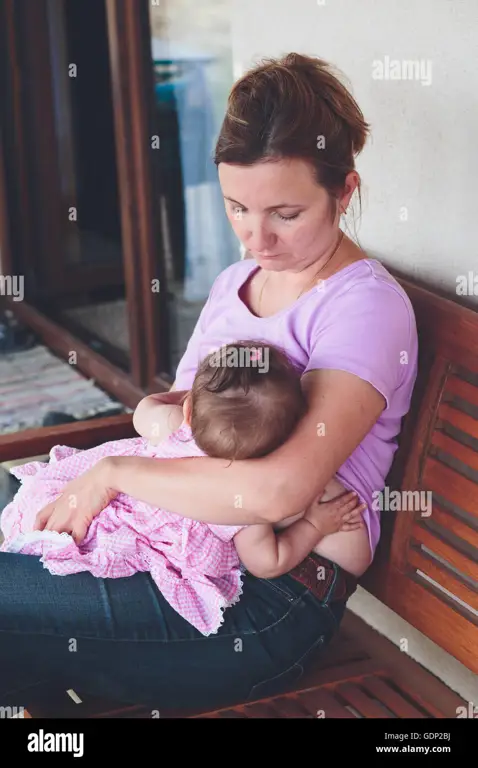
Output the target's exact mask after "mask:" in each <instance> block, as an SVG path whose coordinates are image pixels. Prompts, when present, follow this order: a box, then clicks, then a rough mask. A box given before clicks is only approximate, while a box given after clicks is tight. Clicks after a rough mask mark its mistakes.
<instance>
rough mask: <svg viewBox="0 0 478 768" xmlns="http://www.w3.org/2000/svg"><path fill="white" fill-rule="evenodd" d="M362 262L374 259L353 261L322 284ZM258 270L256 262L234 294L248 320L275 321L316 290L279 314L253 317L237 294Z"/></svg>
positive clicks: (313, 289) (311, 289)
mask: <svg viewBox="0 0 478 768" xmlns="http://www.w3.org/2000/svg"><path fill="white" fill-rule="evenodd" d="M251 261H254V262H255V260H252V259H251ZM363 261H366V262H375V261H376V259H374V258H370V257H365V258H363V259H357V261H353V262H352V263H351V264H347V266H346V267H344V268H343V269H339V270H338V272H334V274H333V275H330V276H329V277H326V278H325V279H324V281H323V282H324V283H329V282H330V281H331V280H333V279H334V277H342V276H343V275H344V274H347V273H348V272H351V271H352V269H354V268H355V267H357V266H358V265H359V264H361V263H362V262H363ZM260 269H261V267H260V265H259V264H257V262H255V266H253V267H252V269H250V270H249V271H248V272H247V274H246V277H245V278H244V280H241V282H240V283H239V285H238V286H237V288H236V292H235V298H236V299H237V301H238V302H239V304H240V305H241V307H242V308H243V311H244V312H246V313H247V315H248V316H249V317H250V318H253V319H254V320H259V321H262V322H266V321H268V320H277V319H278V318H280V317H282V315H285V314H287V313H288V312H291V311H292V310H293V309H295V308H296V307H298V306H300V305H301V304H303V303H304V301H305V300H306V299H308V298H309V296H310V294H311V293H312V292H313V291H315V290H316V288H315V287H314V286H312V288H309V290H308V291H306V292H305V293H303V294H302V296H299V298H298V299H297V300H296V301H294V303H293V304H290V305H289V306H288V307H284V309H281V310H279V312H275V313H274V314H273V315H268V316H267V317H259V316H258V315H255V314H254V313H253V312H251V310H250V309H249V307H247V306H246V304H245V303H244V301H243V300H242V299H241V297H240V295H239V294H240V292H241V290H242V288H243V287H244V285H245V283H246V282H247V280H249V279H252V276H253V275H254V274H255V273H256V272H258V271H259V270H260Z"/></svg>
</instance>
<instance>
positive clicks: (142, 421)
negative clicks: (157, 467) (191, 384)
mask: <svg viewBox="0 0 478 768" xmlns="http://www.w3.org/2000/svg"><path fill="white" fill-rule="evenodd" d="M186 395H187V391H176V390H173V391H170V392H161V393H159V394H157V395H148V397H145V398H143V400H141V402H140V403H138V405H137V407H136V410H135V412H134V414H133V425H134V428H135V430H136V432H137V433H138V434H139V435H141V437H144V438H146V439H147V440H149V442H150V443H151V444H152V445H157V444H158V443H160V442H161V441H162V440H165V439H166V438H167V437H169V435H171V434H172V433H173V432H175V431H176V430H177V429H179V427H180V426H181V424H182V422H183V419H184V415H183V408H182V402H183V400H184V397H185V396H186Z"/></svg>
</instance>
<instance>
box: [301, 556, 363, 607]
mask: <svg viewBox="0 0 478 768" xmlns="http://www.w3.org/2000/svg"><path fill="white" fill-rule="evenodd" d="M289 576H292V578H294V579H295V580H296V581H300V583H301V584H304V586H306V587H308V588H309V589H310V591H311V592H312V593H313V594H314V595H315V596H316V597H318V598H319V600H328V601H329V602H336V601H343V600H345V601H346V600H348V599H349V597H351V595H353V593H354V592H355V591H356V589H357V587H358V578H357V577H356V576H354V575H353V574H351V573H349V572H348V571H346V570H344V569H343V568H342V567H341V566H340V565H338V564H337V563H334V562H332V560H328V559H327V558H326V557H322V555H318V554H317V553H316V552H311V553H310V554H309V555H307V557H306V558H305V559H304V560H303V561H302V562H301V563H299V565H296V567H295V568H293V569H292V570H291V571H289Z"/></svg>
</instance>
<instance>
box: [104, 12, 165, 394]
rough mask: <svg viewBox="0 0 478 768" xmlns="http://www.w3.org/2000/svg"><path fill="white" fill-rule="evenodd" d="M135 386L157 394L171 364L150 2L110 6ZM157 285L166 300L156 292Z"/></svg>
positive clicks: (110, 36)
mask: <svg viewBox="0 0 478 768" xmlns="http://www.w3.org/2000/svg"><path fill="white" fill-rule="evenodd" d="M106 8H107V15H108V32H109V45H110V55H111V72H112V79H113V84H112V85H113V104H114V113H115V123H116V138H117V145H116V152H117V160H118V174H119V180H120V183H119V188H120V205H121V213H122V215H121V220H122V232H123V250H124V255H125V270H126V275H125V276H126V288H127V296H128V305H129V307H130V308H131V311H130V312H129V330H130V338H134V339H135V342H136V343H135V345H134V349H135V354H134V357H133V358H132V361H131V362H132V376H133V381H134V382H135V384H137V385H138V386H143V387H145V388H146V389H150V388H151V386H152V385H153V382H154V379H155V376H156V374H157V373H158V371H162V370H165V369H166V367H167V359H168V348H167V344H168V338H169V335H168V333H167V329H166V323H167V311H166V307H164V305H163V306H162V307H161V305H160V301H161V299H162V297H166V296H167V293H166V290H165V289H166V279H165V273H164V269H163V258H162V249H163V240H162V231H161V227H160V217H159V205H157V204H156V201H159V188H158V187H159V184H158V180H157V179H156V178H155V175H154V173H153V167H154V162H153V160H154V158H153V155H152V153H153V152H155V151H156V150H155V149H153V142H152V137H153V134H154V123H153V112H152V110H153V94H154V81H153V68H152V60H151V29H150V22H149V4H148V0H140V2H138V0H106ZM153 281H158V284H159V286H160V291H159V293H158V292H157V291H153V285H154V287H156V285H157V283H153Z"/></svg>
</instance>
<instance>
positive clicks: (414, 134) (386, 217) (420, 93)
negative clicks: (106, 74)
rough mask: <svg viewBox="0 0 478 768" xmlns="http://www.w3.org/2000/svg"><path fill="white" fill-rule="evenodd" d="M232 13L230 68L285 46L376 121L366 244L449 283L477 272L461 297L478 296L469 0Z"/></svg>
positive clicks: (289, 6)
mask: <svg viewBox="0 0 478 768" xmlns="http://www.w3.org/2000/svg"><path fill="white" fill-rule="evenodd" d="M233 11H234V18H233V55H234V75H235V76H236V77H238V76H239V75H240V74H241V73H242V72H243V70H244V69H246V68H248V67H249V66H250V65H252V64H253V63H255V62H256V61H257V60H259V59H260V58H261V57H263V56H276V55H281V54H284V53H287V52H289V51H296V52H298V53H305V54H309V55H314V56H320V57H321V58H324V59H326V60H328V61H329V62H331V63H332V64H334V65H335V66H336V67H338V68H339V69H340V70H341V71H342V72H343V73H344V76H345V81H346V83H347V84H348V85H349V86H350V87H351V89H352V92H353V94H354V96H355V97H356V99H357V101H358V103H359V105H360V106H361V108H362V110H363V112H364V115H365V118H366V120H367V121H368V122H369V123H371V126H372V135H371V140H370V143H369V145H368V146H367V147H366V148H365V150H364V152H363V154H362V156H361V157H360V158H359V159H358V164H357V168H358V170H359V172H360V174H361V176H362V180H363V190H364V191H363V199H362V217H361V219H359V206H358V203H356V204H355V206H354V209H355V214H356V215H355V223H356V230H357V234H358V238H359V242H360V244H361V245H362V247H363V248H364V249H365V250H367V251H368V252H369V254H370V255H372V256H376V257H377V258H379V259H381V260H382V261H383V262H384V263H385V264H390V265H392V266H394V267H395V268H396V269H399V270H401V271H403V272H404V273H406V274H408V275H410V276H411V277H412V278H413V277H415V278H417V279H420V280H424V281H426V282H427V283H429V284H430V285H433V286H434V287H436V288H441V289H442V290H445V291H447V292H456V287H457V279H458V278H459V276H460V275H465V274H466V275H468V272H469V271H470V270H473V269H475V273H474V274H475V276H476V288H475V289H474V290H475V293H476V295H472V296H469V297H468V298H467V299H466V302H467V303H470V304H472V305H475V304H476V305H478V256H477V246H476V237H475V231H476V218H477V213H476V197H475V188H474V184H475V180H476V179H477V177H478V151H477V149H476V138H477V137H478V99H477V94H478V73H477V67H476V64H477V59H478V44H477V30H478V3H477V2H476V0H421V1H420V2H419V3H417V2H416V0H401V2H393V0H361V1H360V2H355V1H354V0H294V2H290V0H260V2H257V0H234V3H233ZM393 62H395V63H393ZM406 62H413V63H414V64H416V68H417V71H416V72H413V70H412V75H414V77H413V79H407V77H408V71H407V65H406ZM380 68H382V72H380ZM380 74H382V75H383V77H382V79H380ZM387 75H388V78H387ZM397 76H398V77H401V79H392V77H397ZM348 220H349V229H350V231H351V233H353V232H354V218H353V217H348ZM468 292H469V291H468Z"/></svg>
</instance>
